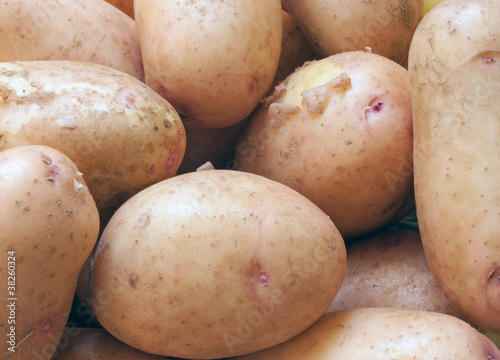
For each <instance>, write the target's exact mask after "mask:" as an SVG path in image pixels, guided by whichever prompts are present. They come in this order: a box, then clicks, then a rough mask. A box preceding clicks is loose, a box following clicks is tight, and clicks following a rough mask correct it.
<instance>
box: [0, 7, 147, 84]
mask: <svg viewBox="0 0 500 360" xmlns="http://www.w3.org/2000/svg"><path fill="white" fill-rule="evenodd" d="M0 24H2V28H1V29H0V62H2V61H17V60H22V61H33V60H72V61H86V62H91V63H96V64H101V65H104V66H108V67H111V68H114V69H117V70H120V71H122V72H125V73H127V74H129V75H131V76H133V77H135V78H137V79H139V80H141V81H144V67H143V65H142V55H141V49H140V48H139V41H138V39H137V34H136V31H135V22H134V21H133V20H132V19H131V18H130V17H129V16H126V15H125V14H124V13H123V12H121V11H119V10H118V9H116V8H115V7H114V6H112V5H110V4H107V3H106V2H105V1H103V0H44V1H29V0H10V1H6V2H4V3H2V11H1V12H0Z"/></svg>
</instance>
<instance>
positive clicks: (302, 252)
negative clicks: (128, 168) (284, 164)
mask: <svg viewBox="0 0 500 360" xmlns="http://www.w3.org/2000/svg"><path fill="white" fill-rule="evenodd" d="M345 256H346V254H345V246H344V242H343V239H342V237H341V236H340V234H339V232H338V230H337V229H336V228H335V226H334V224H333V223H332V222H331V221H330V220H329V219H328V217H327V216H326V215H325V214H324V213H323V212H322V211H321V210H320V209H319V208H318V207H317V206H315V205H314V204H313V203H311V202H310V201H309V200H307V199H306V198H305V197H303V196H302V195H300V194H299V193H297V192H295V191H294V190H292V189H290V188H288V187H286V186H284V185H282V184H279V183H277V182H274V181H271V180H269V179H266V178H264V177H261V176H258V175H254V174H248V173H243V172H239V171H235V170H204V171H197V172H191V173H187V174H183V175H178V176H175V177H173V178H171V179H168V180H164V181H162V182H160V183H158V184H155V185H152V186H150V187H148V188H147V189H145V190H143V191H141V192H140V193H138V194H137V195H135V196H133V197H132V198H131V199H129V200H128V201H127V202H126V203H125V204H123V205H122V206H121V207H120V208H119V209H118V210H117V211H116V213H115V214H114V215H113V217H112V218H111V220H110V221H109V223H108V224H107V226H106V228H105V229H104V232H103V234H102V236H101V238H100V240H99V244H98V246H97V249H96V254H95V260H94V269H93V273H92V279H93V281H92V296H93V301H92V305H93V309H94V312H95V315H96V316H97V319H98V321H99V322H100V323H101V324H102V326H103V327H104V328H106V329H107V330H108V331H109V332H110V333H111V334H112V335H114V336H116V337H117V338H118V339H120V340H121V341H123V342H125V343H126V344H128V345H130V346H133V347H135V348H137V349H140V350H143V351H146V352H149V353H153V354H159V355H165V356H174V357H181V358H188V359H212V358H220V357H226V356H230V355H239V354H243V353H249V352H253V351H257V350H260V349H263V348H265V347H269V346H272V345H275V344H278V343H280V342H283V341H285V340H288V339H289V338H291V337H292V336H295V335H297V334H298V333H300V332H301V331H303V330H304V329H306V328H307V327H308V326H310V325H311V324H312V323H313V322H314V321H315V320H316V319H318V318H319V317H320V316H321V315H322V314H323V313H324V312H325V311H326V309H327V308H328V306H329V305H330V304H331V302H332V300H333V298H334V297H335V294H336V292H337V291H338V288H340V285H341V283H342V279H343V278H344V274H345ZM335 284H337V285H336V286H335ZM131 309H134V310H133V311H131Z"/></svg>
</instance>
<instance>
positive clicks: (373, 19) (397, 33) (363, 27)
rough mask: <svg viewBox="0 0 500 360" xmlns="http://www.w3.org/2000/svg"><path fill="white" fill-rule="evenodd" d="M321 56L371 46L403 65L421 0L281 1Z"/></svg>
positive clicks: (422, 9)
mask: <svg viewBox="0 0 500 360" xmlns="http://www.w3.org/2000/svg"><path fill="white" fill-rule="evenodd" d="M282 2H283V5H284V7H285V8H286V10H287V11H288V12H289V13H290V14H292V16H293V17H294V18H295V19H296V21H297V23H298V24H299V26H300V27H301V28H302V30H303V31H304V33H305V34H306V36H307V37H308V38H309V42H310V43H311V45H312V46H313V47H314V48H315V49H316V51H318V52H320V53H321V54H323V56H330V55H335V54H339V53H341V52H346V51H356V50H364V49H365V48H366V47H369V48H371V51H372V52H373V53H375V54H379V55H382V56H385V57H387V58H389V59H391V60H393V61H395V62H397V63H398V64H400V65H402V66H403V67H407V64H408V50H409V48H410V43H411V39H412V36H413V34H414V32H415V29H416V28H417V25H418V23H419V22H420V21H421V20H422V18H423V14H424V1H423V0H376V1H357V2H352V1H351V0H329V1H324V0H312V1H302V0H283V1H282Z"/></svg>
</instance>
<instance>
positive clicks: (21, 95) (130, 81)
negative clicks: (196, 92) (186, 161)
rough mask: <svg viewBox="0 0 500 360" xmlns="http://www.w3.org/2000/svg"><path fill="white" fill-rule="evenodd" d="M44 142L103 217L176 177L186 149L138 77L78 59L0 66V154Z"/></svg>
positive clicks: (171, 118)
mask: <svg viewBox="0 0 500 360" xmlns="http://www.w3.org/2000/svg"><path fill="white" fill-rule="evenodd" d="M27 144H42V145H47V146H50V147H53V148H56V149H58V150H60V151H62V152H63V153H65V154H66V155H68V156H69V158H70V159H71V160H72V161H73V162H74V163H75V164H76V165H77V167H78V168H79V169H80V171H81V172H82V173H83V174H84V175H83V176H84V178H85V181H86V182H87V185H88V187H89V189H90V191H91V193H92V195H93V196H94V199H95V201H96V203H97V207H98V209H99V212H100V215H101V216H103V218H108V217H109V216H110V214H112V212H113V211H114V210H115V209H116V208H117V207H118V206H119V205H120V204H121V203H123V201H125V200H126V199H128V198H129V197H130V196H132V195H133V194H135V193H136V192H138V191H140V190H142V189H144V188H145V187H147V186H149V185H151V184H153V183H155V182H158V181H161V180H164V179H166V178H168V177H171V176H173V175H175V173H176V171H177V169H178V167H179V165H180V163H181V161H182V158H183V156H184V151H185V147H186V134H185V132H184V126H183V124H182V121H181V120H180V118H179V115H178V114H177V113H176V112H175V110H174V109H173V108H172V106H171V105H170V104H169V103H168V102H167V101H166V100H165V99H163V98H162V97H161V96H159V95H158V94H157V93H156V92H154V91H153V90H152V89H150V88H148V87H147V86H146V85H145V84H144V83H142V82H140V81H139V80H137V79H135V78H133V77H131V76H129V75H127V74H125V73H122V72H120V71H118V70H114V69H111V68H108V67H105V66H102V65H96V64H90V63H83V62H76V61H62V60H61V61H55V60H54V61H49V60H47V61H38V62H37V61H32V62H30V61H25V62H12V63H10V62H4V63H0V150H5V149H8V148H12V147H14V146H19V145H27Z"/></svg>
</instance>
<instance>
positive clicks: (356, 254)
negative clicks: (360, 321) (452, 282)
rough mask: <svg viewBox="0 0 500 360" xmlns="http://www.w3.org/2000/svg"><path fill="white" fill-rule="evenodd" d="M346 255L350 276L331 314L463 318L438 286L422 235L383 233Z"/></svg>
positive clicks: (349, 248) (350, 248)
mask: <svg viewBox="0 0 500 360" xmlns="http://www.w3.org/2000/svg"><path fill="white" fill-rule="evenodd" d="M346 251H347V268H346V276H345V278H344V282H343V283H342V286H341V288H340V290H339V291H338V293H337V296H336V297H335V299H334V300H333V302H332V304H331V305H330V307H329V308H328V310H327V312H332V311H339V310H348V309H356V308H367V307H400V308H405V309H413V310H425V311H434V312H441V313H445V314H449V315H453V316H455V317H460V318H461V317H462V313H461V312H460V311H459V310H458V309H457V308H456V307H455V306H453V304H451V302H450V301H449V300H448V298H446V296H445V295H444V294H443V292H442V291H441V289H440V288H439V286H438V284H437V283H436V279H435V278H434V275H433V274H432V272H431V270H430V269H429V265H428V264H427V260H426V258H425V253H424V249H423V247H422V241H421V239H420V235H419V232H418V231H414V230H397V229H396V230H386V231H382V232H379V233H376V234H374V235H371V236H366V237H364V238H363V239H360V240H359V241H357V242H355V243H352V244H348V246H347V250H346Z"/></svg>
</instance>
